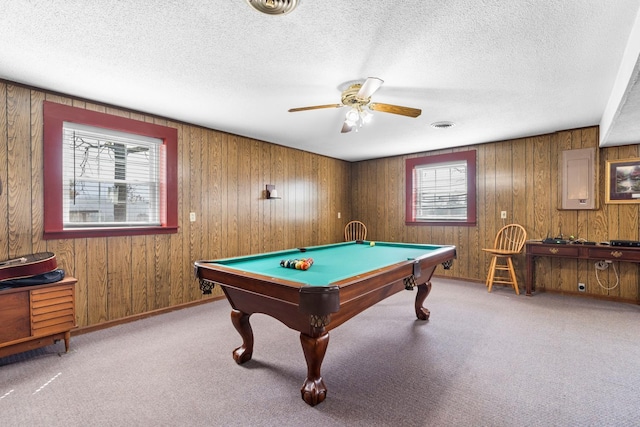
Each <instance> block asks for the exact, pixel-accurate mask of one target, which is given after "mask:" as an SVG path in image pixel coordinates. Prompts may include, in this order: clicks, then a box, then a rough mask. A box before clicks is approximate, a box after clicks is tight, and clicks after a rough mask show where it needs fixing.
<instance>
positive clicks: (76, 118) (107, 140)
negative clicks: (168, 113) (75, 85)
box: [44, 102, 177, 239]
mask: <svg viewBox="0 0 640 427" xmlns="http://www.w3.org/2000/svg"><path fill="white" fill-rule="evenodd" d="M44 128H45V131H44V158H45V165H44V177H45V180H44V190H45V191H44V193H45V200H44V202H45V203H44V207H45V226H44V237H45V239H58V238H66V237H68V238H74V237H95V236H118V235H135V234H164V233H175V232H176V231H177V130H176V129H174V128H169V127H165V126H159V125H155V124H152V123H146V122H140V121H136V120H131V119H127V118H123V117H118V116H111V115H108V114H103V113H98V112H95V111H90V110H84V109H80V108H74V107H69V106H66V105H61V104H55V103H51V102H45V103H44Z"/></svg>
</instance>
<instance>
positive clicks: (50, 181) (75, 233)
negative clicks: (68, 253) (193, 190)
mask: <svg viewBox="0 0 640 427" xmlns="http://www.w3.org/2000/svg"><path fill="white" fill-rule="evenodd" d="M43 110H44V114H43V115H44V134H43V141H44V159H45V160H44V183H43V187H44V236H43V238H44V239H45V240H48V239H66V238H82V237H106V236H134V235H149V234H169V233H177V232H178V130H177V129H175V128H170V127H167V126H161V125H157V124H154V123H147V122H142V121H138V120H133V119H129V118H126V117H119V116H113V115H110V114H106V113H100V112H97V111H91V110H85V109H82V108H77V107H70V106H68V105H64V104H57V103H54V102H50V101H44V103H43ZM64 122H73V123H78V124H83V125H88V126H94V127H100V128H105V129H110V130H117V131H121V132H127V133H132V134H137V135H144V136H150V137H154V138H158V139H161V140H162V141H163V145H162V149H163V150H164V152H165V153H164V154H165V155H164V156H163V157H164V162H163V161H162V160H161V166H163V167H164V173H161V176H160V188H161V191H160V197H161V201H160V218H161V219H160V225H159V226H141V227H135V226H134V227H90V228H82V229H66V230H65V229H64V226H63V206H62V191H63V190H62V187H63V184H62V181H63V180H62V175H63V170H62V168H63V164H62V139H63V136H62V127H63V124H64Z"/></svg>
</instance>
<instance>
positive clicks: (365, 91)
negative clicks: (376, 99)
mask: <svg viewBox="0 0 640 427" xmlns="http://www.w3.org/2000/svg"><path fill="white" fill-rule="evenodd" d="M382 83H384V80H382V79H379V78H377V77H367V80H365V82H364V83H362V86H361V87H360V90H359V91H358V93H357V94H356V97H357V98H360V99H367V98H369V97H370V96H371V95H373V94H374V93H375V91H377V90H378V89H380V86H382Z"/></svg>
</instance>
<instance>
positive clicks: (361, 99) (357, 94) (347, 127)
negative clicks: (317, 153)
mask: <svg viewBox="0 0 640 427" xmlns="http://www.w3.org/2000/svg"><path fill="white" fill-rule="evenodd" d="M382 83H384V82H383V81H382V79H379V78H377V77H369V78H367V80H365V81H364V83H355V84H352V85H350V86H349V87H348V88H346V89H345V90H344V91H343V92H342V98H341V100H342V103H340V104H326V105H314V106H311V107H300V108H292V109H290V110H289V112H290V113H294V112H296V111H307V110H319V109H321V108H341V107H351V109H350V110H349V111H347V114H346V115H345V119H344V124H343V125H342V133H347V132H351V130H353V129H354V128H355V130H356V132H357V131H358V128H359V127H361V126H362V125H363V124H364V123H367V122H368V121H369V120H370V119H371V113H370V112H369V111H368V110H372V111H381V112H383V113H391V114H399V115H401V116H407V117H414V118H415V117H418V116H419V115H420V114H421V113H422V110H420V109H418V108H410V107H401V106H399V105H391V104H382V103H379V102H371V95H373V94H374V93H375V92H376V91H377V90H378V89H380V86H382Z"/></svg>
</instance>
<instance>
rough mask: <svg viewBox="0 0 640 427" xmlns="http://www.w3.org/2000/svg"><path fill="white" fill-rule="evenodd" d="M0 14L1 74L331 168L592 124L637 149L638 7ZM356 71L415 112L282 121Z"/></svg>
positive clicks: (468, 0) (358, 3)
mask: <svg viewBox="0 0 640 427" xmlns="http://www.w3.org/2000/svg"><path fill="white" fill-rule="evenodd" d="M0 3H1V7H0V10H1V13H0V78H1V79H6V80H10V81H15V82H19V83H24V84H27V85H32V86H36V87H39V88H43V89H49V90H53V91H56V92H61V93H65V94H69V95H72V96H77V97H82V98H86V99H90V100H94V101H97V102H101V103H108V104H113V105H116V106H121V107H125V108H128V109H133V110H139V111H142V112H147V113H151V114H156V115H161V116H164V117H168V118H171V119H174V120H179V121H184V122H188V123H193V124H197V125H201V126H205V127H208V128H212V129H218V130H222V131H226V132H230V133H234V134H238V135H242V136H247V137H251V138H255V139H260V140H264V141H268V142H273V143H277V144H280V145H285V146H290V147H295V148H299V149H302V150H306V151H310V152H313V153H318V154H323V155H327V156H331V157H335V158H339V159H345V160H350V161H354V160H362V159H369V158H378V157H385V156H391V155H397V154H405V153H411V152H418V151H427V150H435V149H441V148H445V147H456V146H464V145H470V144H477V143H483V142H491V141H500V140H504V139H512V138H518V137H524V136H531V135H538V134H542V133H547V132H553V131H556V130H562V129H571V128H577V127H583V126H593V125H599V124H600V125H601V126H602V129H603V130H604V131H603V132H601V139H602V141H601V144H602V145H615V144H629V143H638V142H640V129H639V123H640V116H639V113H638V112H639V111H640V88H638V86H640V85H639V84H638V82H637V80H638V57H639V56H638V55H639V52H640V46H638V42H637V41H640V34H639V32H640V30H639V28H638V27H639V26H640V23H639V22H638V11H639V9H640V0H616V1H615V2H604V1H602V0H574V1H569V0H565V1H559V0H537V1H533V0H517V1H498V0H496V1H490V0H483V1H478V0H457V1H443V0H440V1H436V0H403V1H397V0H378V1H370V0H350V1H345V0H322V1H317V0H299V5H298V7H297V9H296V10H294V11H293V12H291V13H290V14H287V15H280V16H271V15H265V14H261V13H258V12H256V11H255V10H253V9H252V8H251V7H250V6H249V5H248V4H247V1H246V0H217V1H216V0H209V1H203V0H199V1H195V0H173V1H172V0H157V1H124V0H93V1H86V0H42V1H38V0H22V1H14V0H0ZM612 5H615V6H614V7H612ZM634 35H635V36H637V37H635V38H634V37H633V36H634ZM368 76H375V77H379V78H381V79H383V80H384V84H383V86H382V87H381V88H380V89H379V90H378V91H377V92H376V93H375V94H374V96H373V101H374V102H382V103H389V104H396V105H403V106H408V107H414V108H420V109H422V115H421V116H420V117H418V118H408V117H404V116H399V115H394V114H389V113H381V112H375V113H374V117H373V121H372V122H371V123H369V124H367V125H365V126H364V127H362V128H361V129H360V130H359V131H358V132H351V133H347V134H342V133H340V129H341V127H342V122H343V121H344V115H345V113H346V108H337V109H323V110H313V111H304V112H296V113H289V112H288V111H287V110H288V109H289V108H293V107H304V106H308V105H318V104H334V103H339V102H340V93H341V90H342V89H344V87H345V85H346V84H347V83H348V82H352V81H354V80H364V79H365V78H366V77H368ZM443 120H448V121H453V122H455V124H456V125H455V126H454V127H452V128H449V129H446V130H445V129H434V128H432V127H430V124H431V123H433V122H437V121H443Z"/></svg>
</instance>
